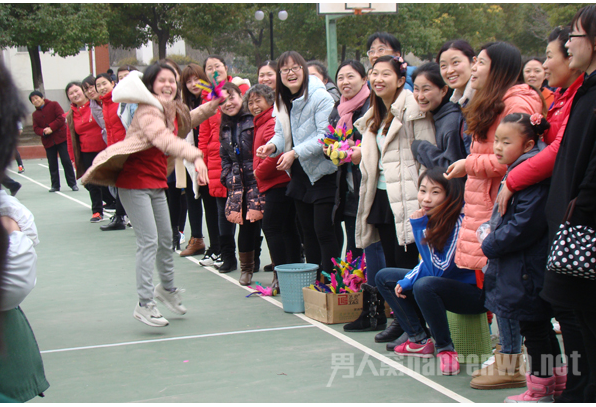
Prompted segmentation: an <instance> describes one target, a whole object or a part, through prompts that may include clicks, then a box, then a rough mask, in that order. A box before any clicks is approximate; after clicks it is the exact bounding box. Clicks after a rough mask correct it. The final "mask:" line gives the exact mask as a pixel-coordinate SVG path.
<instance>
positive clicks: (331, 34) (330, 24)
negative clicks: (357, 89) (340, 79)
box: [325, 15, 338, 78]
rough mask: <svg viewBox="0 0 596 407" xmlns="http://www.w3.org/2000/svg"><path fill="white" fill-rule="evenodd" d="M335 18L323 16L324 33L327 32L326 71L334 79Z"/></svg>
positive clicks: (335, 69) (335, 49)
mask: <svg viewBox="0 0 596 407" xmlns="http://www.w3.org/2000/svg"><path fill="white" fill-rule="evenodd" d="M337 18H338V17H337V16H329V15H327V16H325V31H326V32H327V70H328V71H329V76H330V77H332V78H335V72H336V71H337V26H336V21H337V20H336V19H337Z"/></svg>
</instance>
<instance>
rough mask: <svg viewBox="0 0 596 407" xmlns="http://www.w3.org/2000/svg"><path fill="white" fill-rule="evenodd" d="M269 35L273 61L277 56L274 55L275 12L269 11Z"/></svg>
mask: <svg viewBox="0 0 596 407" xmlns="http://www.w3.org/2000/svg"><path fill="white" fill-rule="evenodd" d="M269 36H270V38H271V60H272V61H273V60H274V59H275V58H274V57H273V12H272V11H270V12H269Z"/></svg>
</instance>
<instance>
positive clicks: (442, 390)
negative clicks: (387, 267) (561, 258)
mask: <svg viewBox="0 0 596 407" xmlns="http://www.w3.org/2000/svg"><path fill="white" fill-rule="evenodd" d="M9 171H10V172H12V173H14V174H16V175H19V176H21V177H23V178H26V179H28V180H29V181H31V182H34V183H35V184H37V185H40V186H42V187H44V188H46V189H49V187H47V186H45V185H43V184H41V183H39V182H37V181H35V180H33V179H31V178H29V177H26V176H24V175H23V174H18V173H17V172H15V171H12V170H9ZM56 193H57V194H59V195H61V196H63V197H65V198H68V199H70V200H72V201H75V202H78V203H79V204H81V205H83V206H85V207H87V208H90V206H89V205H87V204H85V203H83V202H81V201H79V200H77V199H74V198H71V197H70V196H68V195H65V194H63V193H60V192H56ZM177 253H180V251H177ZM185 259H187V260H189V261H191V262H193V263H195V264H198V265H199V266H200V267H203V268H204V269H205V270H208V271H210V272H211V273H213V274H215V275H217V276H219V277H221V278H223V279H225V280H227V281H229V282H230V283H232V284H235V285H236V286H238V287H240V288H243V289H245V290H246V291H249V292H253V290H251V289H250V288H248V287H245V286H241V285H240V283H239V282H238V280H236V279H235V278H232V277H230V276H229V275H227V274H222V273H220V272H219V271H217V270H216V269H215V268H213V267H205V266H201V264H200V263H199V261H198V260H197V259H195V258H194V257H190V256H189V257H185ZM260 297H261V299H263V300H265V301H267V302H269V303H270V304H273V305H275V306H277V307H279V308H282V309H283V305H282V303H281V302H280V301H278V300H276V299H274V298H273V297H264V296H260ZM294 315H295V316H296V317H298V318H300V319H302V320H303V321H305V322H308V323H309V324H311V325H313V326H316V327H317V328H319V329H320V330H322V331H324V332H326V333H328V334H329V335H333V336H335V337H336V338H338V339H339V340H341V341H343V342H345V343H346V344H348V345H350V346H353V347H355V348H356V349H358V350H360V351H362V352H364V353H366V354H368V355H370V356H372V357H373V358H375V359H377V360H379V361H381V362H383V363H386V364H387V365H388V366H391V367H393V368H394V369H397V370H399V371H400V372H402V373H404V374H406V375H408V376H410V377H411V378H413V379H414V380H417V381H419V382H420V383H422V384H425V385H427V386H428V387H430V388H432V389H434V390H436V391H438V392H439V393H441V394H443V395H445V396H447V397H449V398H451V399H453V400H455V401H457V402H459V403H473V401H472V400H469V399H467V398H465V397H463V396H460V395H459V394H457V393H455V392H454V391H452V390H450V389H448V388H446V387H445V386H442V385H440V384H438V383H435V382H434V381H432V380H430V379H429V378H427V377H425V376H423V375H421V374H420V373H418V372H416V371H414V370H412V369H409V368H407V367H406V366H404V365H402V364H400V363H397V362H396V361H394V360H392V359H389V358H388V357H386V356H383V355H382V354H380V353H379V352H377V351H375V350H373V349H371V348H369V347H368V346H365V345H363V344H361V343H359V342H357V341H355V340H353V339H352V338H350V337H349V336H346V335H344V334H342V333H340V332H337V331H335V330H334V329H332V328H330V327H329V326H327V325H325V324H322V323H320V322H318V321H315V320H313V319H310V318H308V317H307V316H305V315H304V314H294ZM302 327H303V326H299V327H295V328H302ZM275 329H278V330H279V329H283V328H275ZM240 333H242V331H240ZM224 334H225V333H224ZM210 335H217V334H210ZM196 337H203V335H197V336H196ZM184 338H186V337H184ZM166 339H167V338H166ZM174 339H175V338H174ZM163 340H164V339H155V340H152V341H153V342H159V341H163ZM152 341H138V342H137V343H146V342H152ZM133 343H134V342H130V344H133ZM112 346H114V345H113V344H112V345H96V346H94V347H84V348H81V349H85V348H98V347H112ZM72 349H79V348H72ZM61 351H62V352H63V351H65V350H56V351H45V352H61ZM41 353H44V352H41Z"/></svg>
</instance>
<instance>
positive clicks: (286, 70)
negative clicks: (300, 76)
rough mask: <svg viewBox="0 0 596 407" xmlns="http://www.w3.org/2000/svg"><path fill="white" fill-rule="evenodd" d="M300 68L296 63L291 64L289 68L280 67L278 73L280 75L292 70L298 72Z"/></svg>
mask: <svg viewBox="0 0 596 407" xmlns="http://www.w3.org/2000/svg"><path fill="white" fill-rule="evenodd" d="M301 69H302V67H301V66H299V65H296V66H293V67H291V68H282V69H280V70H279V73H280V74H282V75H287V74H289V73H290V71H292V72H294V73H298V72H299V71H300V70H301Z"/></svg>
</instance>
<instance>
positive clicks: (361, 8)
mask: <svg viewBox="0 0 596 407" xmlns="http://www.w3.org/2000/svg"><path fill="white" fill-rule="evenodd" d="M317 12H318V14H319V15H334V16H341V15H356V16H361V15H363V14H397V3H317Z"/></svg>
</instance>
